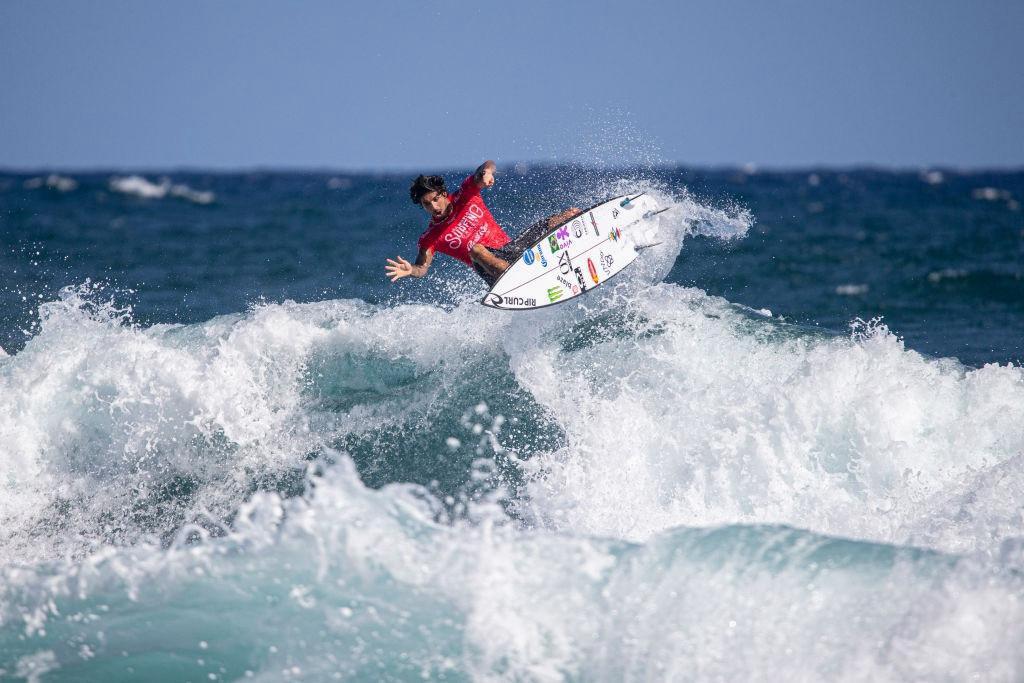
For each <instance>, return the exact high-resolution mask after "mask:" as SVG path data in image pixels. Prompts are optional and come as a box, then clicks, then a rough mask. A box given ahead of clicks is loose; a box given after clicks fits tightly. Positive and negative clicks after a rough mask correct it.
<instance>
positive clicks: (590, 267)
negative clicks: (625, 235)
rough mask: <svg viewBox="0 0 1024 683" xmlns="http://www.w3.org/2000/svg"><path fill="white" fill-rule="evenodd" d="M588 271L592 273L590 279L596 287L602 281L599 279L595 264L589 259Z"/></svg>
mask: <svg viewBox="0 0 1024 683" xmlns="http://www.w3.org/2000/svg"><path fill="white" fill-rule="evenodd" d="M587 269H588V270H589V271H590V279H591V280H593V281H594V284H595V285H596V284H597V283H598V282H600V280H599V279H598V277H597V268H595V267H594V262H593V260H591V259H587Z"/></svg>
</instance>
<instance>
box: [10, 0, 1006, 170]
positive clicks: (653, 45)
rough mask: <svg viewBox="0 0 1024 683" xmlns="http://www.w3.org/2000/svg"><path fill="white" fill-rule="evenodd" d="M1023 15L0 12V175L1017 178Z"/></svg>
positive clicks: (713, 9) (364, 7)
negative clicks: (783, 173) (936, 168)
mask: <svg viewBox="0 0 1024 683" xmlns="http://www.w3.org/2000/svg"><path fill="white" fill-rule="evenodd" d="M1022 45H1024V2H1022V0H1008V1H996V0H992V1H986V0H980V1H976V2H970V1H968V0H963V1H962V2H944V1H908V2H904V1H899V0H884V1H874V0H865V1H858V2H829V1H824V0H819V1H808V2H785V1H783V2H761V1H751V2H527V1H520V2H496V1H495V0H481V1H480V2H465V1H464V2H443V1H434V2H415V3H414V2H408V3H407V2H384V1H377V2H341V1H339V2H284V1H282V2H265V1H246V2H238V1H206V2H189V1H181V0H175V1H173V2H144V1H136V2H120V1H118V2H114V1H110V0H103V1H102V2H99V1H97V2H84V1H82V2H76V1H67V2H52V1H42V2H40V1H36V0H2V1H0V167H8V168H10V167H37V166H61V167H83V166H103V167H125V166H133V167H167V166H182V165H186V166H212V167H251V166H270V167H295V166H301V167H332V168H352V169H368V168H390V169H408V168H413V167H422V168H429V169H435V168H440V167H449V166H469V165H471V164H473V163H475V162H477V161H478V160H479V159H481V158H484V157H494V158H496V159H498V160H499V161H505V162H509V161H515V160H549V159H558V160H576V161H583V162H591V163H605V164H620V163H632V162H636V161H654V162H660V163H669V162H682V163H686V164H735V163H745V162H754V163H757V164H761V165H767V166H793V165H810V164H830V165H848V164H859V163H874V164H885V165H898V166H921V165H929V164H940V165H951V166H1021V165H1024V47H1022Z"/></svg>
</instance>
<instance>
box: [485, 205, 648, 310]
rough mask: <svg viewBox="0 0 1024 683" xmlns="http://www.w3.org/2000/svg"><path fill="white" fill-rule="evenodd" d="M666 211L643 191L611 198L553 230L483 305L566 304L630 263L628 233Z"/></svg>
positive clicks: (633, 246) (505, 307) (632, 255)
mask: <svg viewBox="0 0 1024 683" xmlns="http://www.w3.org/2000/svg"><path fill="white" fill-rule="evenodd" d="M661 211H664V209H660V208H659V207H658V204H657V202H655V201H654V200H653V199H652V198H651V197H649V196H648V195H646V194H644V193H633V194H628V195H622V196H621V197H616V198H614V199H609V200H608V201H606V202H602V203H601V204H598V205H597V206H594V207H592V208H590V209H588V210H586V211H584V212H583V213H581V214H580V215H578V216H576V217H575V218H572V219H570V220H568V221H566V222H565V223H562V224H560V225H558V226H556V227H554V228H552V229H551V231H550V232H548V233H546V234H545V235H544V236H543V237H542V238H541V239H540V240H539V241H538V242H536V243H535V244H534V245H533V246H532V247H530V248H529V249H527V250H525V251H524V252H523V255H522V256H521V257H520V258H518V259H516V262H515V263H513V264H512V265H510V266H509V268H508V270H506V271H505V272H504V273H502V274H501V277H499V278H498V281H497V282H495V283H494V286H493V287H491V290H490V291H489V292H488V293H487V295H486V296H485V297H484V299H483V301H481V303H482V304H483V305H484V306H488V307H490V308H499V309H502V310H529V309H533V308H544V307H545V306H552V305H554V304H560V303H564V302H566V301H570V300H572V299H574V298H575V297H577V296H579V295H581V294H583V293H585V292H587V291H589V290H591V289H593V288H595V287H598V286H600V285H602V284H604V283H605V282H607V281H608V280H609V279H610V278H612V277H614V276H615V275H616V274H618V273H619V272H620V271H621V270H622V269H623V268H625V267H626V266H628V265H629V264H630V263H632V262H633V261H634V260H635V259H636V257H637V255H638V251H637V248H636V244H635V242H634V240H633V237H632V235H631V229H632V228H634V227H636V226H637V224H639V223H640V222H641V221H643V220H645V219H648V218H650V217H652V216H654V215H656V214H658V213H661Z"/></svg>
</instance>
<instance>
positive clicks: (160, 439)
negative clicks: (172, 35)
mask: <svg viewBox="0 0 1024 683" xmlns="http://www.w3.org/2000/svg"><path fill="white" fill-rule="evenodd" d="M446 176H447V177H448V178H449V181H450V183H451V184H454V183H457V182H458V181H459V180H460V179H461V176H460V174H459V172H458V171H451V172H450V173H447V174H446ZM408 182H409V178H408V177H406V176H405V175H386V174H382V175H371V174H362V175H352V174H339V173H327V172H324V173H269V172H266V173H263V172H259V173H256V172H254V173H248V174H214V173H199V172H195V173H160V172H156V173H147V174H138V175H134V176H133V175H132V174H125V173H115V172H105V173H89V174H85V173H76V174H53V173H49V172H46V173H34V174H25V173H20V174H15V173H5V174H0V237H2V242H0V269H2V272H3V274H4V278H3V280H2V282H0V346H2V347H3V349H4V352H3V353H2V354H0V679H3V680H7V679H10V680H29V681H114V680H145V681H210V680H213V681H219V680H239V679H246V680H249V679H251V680H263V681H280V680H296V681H320V680H374V681H375V680H435V679H436V680H448V681H499V680H500V681H504V680H516V681H604V680H607V681H622V680H627V681H691V680H693V681H696V680H700V681H704V680H729V681H731V680H736V681H741V680H742V681H750V680H793V681H818V680H842V681H904V680H929V681H932V680H951V681H952V680H955V681H961V680H975V679H977V680H994V681H1016V680H1021V679H1024V655H1022V654H1021V653H1022V652H1024V503H1022V502H1021V501H1024V367H1022V365H1021V361H1022V360H1024V345H1022V332H1024V265H1022V264H1024V211H1022V207H1021V202H1022V201H1024V173H1021V172H1018V173H1009V172H1005V173H962V172H955V171H950V170H936V169H929V170H925V171H920V172H918V171H914V172H891V171H883V170H870V169H866V170H848V171H834V170H823V169H818V170H808V171H803V172H786V173H780V172H759V171H757V170H755V169H733V170H714V171H712V170H700V169H687V168H672V169H642V168H640V169H625V170H610V169H605V168H598V169H592V168H586V167H575V166H573V167H542V168H527V167H516V168H509V169H506V172H504V173H503V174H501V175H500V176H499V182H498V185H497V186H496V187H495V188H494V189H493V190H490V191H489V195H488V203H489V204H490V205H491V206H492V209H493V211H494V213H495V215H496V216H497V218H498V219H499V221H501V222H502V223H503V225H505V226H506V228H507V229H508V230H509V231H510V232H515V231H516V230H517V229H519V228H521V227H522V226H525V225H528V224H529V223H530V222H532V221H533V220H536V219H537V218H539V217H542V216H544V215H546V214H549V213H553V212H554V211H556V210H558V209H560V208H563V207H565V206H568V205H578V206H587V205H590V204H592V203H595V202H596V201H598V200H600V199H602V198H605V197H607V196H610V195H612V194H613V193H620V192H622V191H625V190H626V189H632V188H639V189H644V190H646V191H648V192H651V193H652V194H654V195H656V196H657V197H658V198H659V200H660V201H661V202H662V203H663V204H664V205H665V206H668V207H669V210H668V211H667V212H665V213H664V214H661V215H660V216H659V217H658V218H657V219H655V220H656V224H655V225H652V226H649V227H650V228H651V229H654V230H656V231H657V234H658V238H659V239H660V240H661V244H660V245H659V246H656V247H654V248H651V249H649V250H647V251H645V252H644V254H643V255H642V256H641V257H640V259H638V260H637V262H636V263H635V264H634V265H633V266H631V267H630V268H629V269H628V270H627V271H625V272H624V273H623V274H622V275H621V276H620V277H618V278H616V279H615V280H614V281H612V282H610V283H608V284H607V285H605V286H603V287H601V288H599V289H597V290H595V291H593V292H591V293H589V294H588V295H586V296H585V297H582V298H581V299H579V300H578V301H577V302H574V303H570V304H567V305H562V306H558V307H554V308H552V309H549V310H540V311H532V312H527V313H521V314H516V313H509V312H502V311H495V310H491V309H487V308H484V307H482V306H480V305H478V303H477V301H478V300H479V298H480V296H481V295H482V291H483V290H482V286H481V284H480V283H479V282H478V281H477V279H476V276H475V275H473V274H472V273H471V272H469V271H468V270H467V269H465V268H464V267H463V266H461V265H459V264H457V263H454V262H451V261H450V260H445V259H438V260H437V261H436V262H435V263H436V264H437V265H436V266H435V268H434V269H433V270H432V272H431V274H430V277H428V278H426V279H424V280H420V281H410V279H407V280H403V281H401V282H399V283H397V284H394V285H392V284H391V283H389V282H388V281H387V280H386V279H385V278H384V273H383V264H384V259H385V258H386V257H389V256H394V255H396V254H404V255H406V256H407V257H412V256H413V252H414V245H415V238H416V236H417V235H418V234H419V232H420V231H421V230H422V228H423V224H424V218H425V216H424V214H423V213H422V211H421V210H419V209H417V208H416V207H414V206H413V205H411V204H410V203H409V201H408V198H407V186H408ZM446 261H447V262H446Z"/></svg>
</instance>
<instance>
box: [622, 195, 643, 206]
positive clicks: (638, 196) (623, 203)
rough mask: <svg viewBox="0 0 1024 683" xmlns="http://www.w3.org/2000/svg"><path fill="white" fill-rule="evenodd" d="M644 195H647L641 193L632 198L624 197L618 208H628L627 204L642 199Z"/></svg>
mask: <svg viewBox="0 0 1024 683" xmlns="http://www.w3.org/2000/svg"><path fill="white" fill-rule="evenodd" d="M645 194H647V193H646V192H641V193H640V194H636V195H633V196H632V197H626V198H625V199H623V200H622V201H621V202H619V206H621V207H622V208H626V207H627V206H629V203H630V202H631V201H633V200H634V199H639V198H640V197H643V196H644V195H645Z"/></svg>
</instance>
